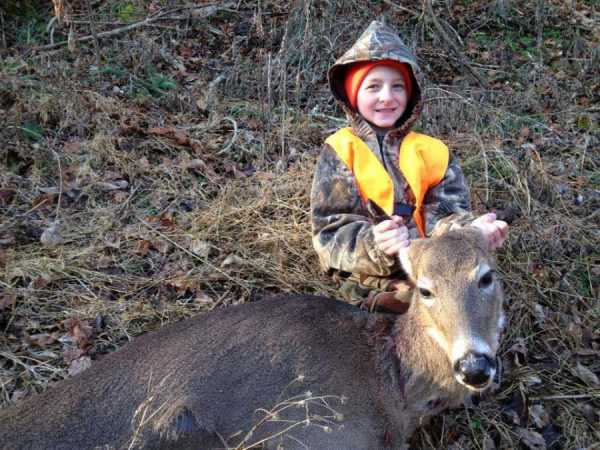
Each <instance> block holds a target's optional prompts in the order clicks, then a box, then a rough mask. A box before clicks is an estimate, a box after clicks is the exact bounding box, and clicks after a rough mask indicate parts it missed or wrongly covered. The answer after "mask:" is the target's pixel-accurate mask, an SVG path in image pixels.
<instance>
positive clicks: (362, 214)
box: [310, 145, 398, 277]
mask: <svg viewBox="0 0 600 450" xmlns="http://www.w3.org/2000/svg"><path fill="white" fill-rule="evenodd" d="M310 203H311V205H310V209H311V221H312V234H313V238H312V241H313V245H314V247H315V250H316V251H317V254H318V256H319V260H320V261H321V265H322V266H323V268H324V269H326V270H327V269H336V270H340V271H344V272H351V273H359V274H363V275H375V276H382V277H384V276H388V275H390V274H391V273H393V272H395V271H396V270H398V262H397V259H396V258H394V257H391V256H388V255H386V254H385V253H383V252H382V251H380V250H379V249H378V248H377V247H376V246H375V242H374V237H373V223H372V222H371V220H369V217H368V216H367V212H366V210H365V207H364V205H363V204H362V201H361V198H360V194H359V191H358V186H357V184H356V181H355V178H354V175H353V174H352V172H351V171H350V170H349V169H348V167H347V166H346V165H345V163H344V162H343V161H342V160H340V159H339V158H338V156H337V155H336V154H335V152H334V151H333V150H332V149H331V148H330V147H329V146H327V145H325V146H324V148H323V151H322V152H321V156H320V158H319V161H318V163H317V166H316V169H315V175H314V179H313V186H312V192H311V196H310Z"/></svg>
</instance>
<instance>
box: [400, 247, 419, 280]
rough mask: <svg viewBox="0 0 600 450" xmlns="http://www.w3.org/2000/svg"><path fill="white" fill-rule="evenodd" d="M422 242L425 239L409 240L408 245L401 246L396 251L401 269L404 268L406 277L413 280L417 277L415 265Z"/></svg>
mask: <svg viewBox="0 0 600 450" xmlns="http://www.w3.org/2000/svg"><path fill="white" fill-rule="evenodd" d="M424 244H425V239H415V240H411V241H410V245H409V246H408V247H403V248H401V249H400V251H399V252H398V258H399V259H400V265H401V266H402V270H404V272H406V274H407V275H408V277H409V278H410V279H411V280H413V281H415V280H416V279H417V272H416V267H417V263H418V261H419V256H420V255H421V253H422V248H423V245H424Z"/></svg>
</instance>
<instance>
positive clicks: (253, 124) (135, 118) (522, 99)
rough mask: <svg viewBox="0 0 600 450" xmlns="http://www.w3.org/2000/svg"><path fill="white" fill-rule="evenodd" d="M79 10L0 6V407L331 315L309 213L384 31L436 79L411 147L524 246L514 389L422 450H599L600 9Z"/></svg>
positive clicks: (466, 0) (514, 322) (577, 5)
mask: <svg viewBox="0 0 600 450" xmlns="http://www.w3.org/2000/svg"><path fill="white" fill-rule="evenodd" d="M78 5H79V6H78V7H75V8H74V9H73V10H72V11H70V12H69V11H68V10H66V11H64V12H63V14H64V19H65V22H70V25H67V24H66V23H62V24H59V23H58V21H55V20H53V15H54V10H53V8H52V6H53V5H52V3H51V2H49V1H48V2H44V1H34V0H28V1H27V0H12V1H8V2H3V4H2V5H1V6H0V122H1V123H2V128H1V129H0V406H6V405H9V404H11V403H12V402H15V401H17V400H18V399H20V398H22V397H23V396H26V395H29V394H30V393H32V392H35V391H41V390H43V389H44V388H45V387H46V386H47V385H48V384H50V383H54V382H56V381H58V380H60V379H63V378H65V377H68V376H69V375H72V374H75V373H77V372H79V371H81V370H83V369H86V368H88V370H94V366H93V360H94V359H97V358H98V357H100V356H101V355H102V354H104V353H107V352H110V351H113V350H115V349H116V348H118V347H120V346H121V345H123V344H125V343H126V342H127V341H129V340H130V339H131V338H132V337H133V336H136V335H139V334H140V333H143V332H146V331H148V330H151V329H156V328H158V327H160V326H162V325H164V324H166V323H168V322H173V321H177V320H180V319H182V318H185V317H189V316H191V315H194V314H197V313H199V312H202V311H208V310H211V309H214V308H222V307H227V306H229V305H235V304H238V303H243V302H248V301H252V300H253V299H255V298H257V297H260V296H263V295H265V294H269V293H283V292H290V293H291V292H293V293H317V294H324V295H329V296H335V295H336V290H335V286H334V285H333V284H332V282H331V281H330V280H329V279H327V278H326V277H325V276H324V275H323V274H322V273H321V272H320V271H319V269H318V263H317V259H316V255H315V254H314V251H313V249H312V245H311V239H310V223H309V212H308V211H309V199H308V194H309V191H310V184H311V178H312V171H313V167H314V163H315V161H316V158H317V157H318V154H319V150H320V146H321V144H322V142H323V140H324V138H325V137H326V136H327V135H328V134H330V133H331V132H332V131H333V130H335V129H336V128H338V127H339V126H341V125H343V124H344V119H343V117H342V115H341V112H340V110H339V109H338V107H337V105H336V104H335V103H334V102H333V100H332V98H331V95H330V93H329V91H328V87H327V83H326V75H325V74H326V70H327V68H328V67H329V65H330V64H331V63H332V62H333V61H334V60H335V59H336V58H337V57H338V56H340V55H341V54H342V53H343V51H344V50H345V49H347V48H348V47H349V46H350V45H351V44H352V42H353V41H354V40H355V39H356V38H357V37H358V35H359V34H360V32H361V31H362V30H363V29H364V28H365V27H366V25H367V24H368V23H369V22H370V21H371V20H373V19H375V18H385V20H387V22H388V23H389V24H391V25H393V26H395V27H397V29H398V31H399V32H400V34H401V35H402V36H403V37H404V38H405V40H406V41H408V42H409V43H410V44H411V45H412V46H413V47H414V48H415V51H416V53H417V56H418V59H419V62H420V65H421V67H422V69H423V71H424V73H425V74H426V75H427V82H428V85H427V86H426V88H425V96H426V97H427V99H428V101H427V105H426V108H425V111H424V113H423V115H422V118H421V120H420V121H419V123H418V129H419V130H423V131H424V132H426V133H428V134H431V135H433V136H436V137H438V138H441V139H442V140H444V141H445V142H446V143H447V144H448V145H449V146H450V148H451V149H452V151H453V152H454V153H455V154H456V155H458V157H459V158H460V160H461V163H462V167H463V169H464V171H465V174H466V176H467V178H468V180H469V184H470V186H471V190H472V202H473V204H472V206H473V209H474V210H475V211H477V212H483V211H488V210H496V211H498V212H499V213H501V214H502V215H503V217H504V218H505V219H506V220H507V221H509V222H510V224H511V227H510V237H509V241H508V243H507V244H506V245H505V246H504V247H503V248H502V249H501V250H500V251H499V252H498V261H499V267H500V271H501V273H502V276H503V278H504V282H505V292H506V296H507V304H506V310H507V313H508V317H509V326H508V330H507V333H506V336H505V339H504V342H503V345H502V348H501V351H500V357H499V358H500V360H501V362H502V367H503V370H502V377H501V379H500V380H499V383H498V385H497V386H496V387H495V388H494V392H493V393H491V395H489V396H487V397H486V398H484V399H483V400H482V401H481V402H480V403H479V405H478V406H477V407H473V408H464V409H460V410H455V411H450V412H446V413H445V414H442V415H440V416H439V417H438V418H436V419H435V420H434V421H433V422H432V423H431V424H430V425H428V426H427V427H425V428H423V429H422V430H421V431H420V432H419V433H418V434H417V435H416V436H415V437H414V438H413V440H412V445H413V447H414V448H454V449H486V450H491V449H494V448H503V449H512V448H519V447H521V448H530V449H543V448H549V449H550V448H552V449H576V448H577V449H598V448H600V381H599V377H600V302H599V300H598V297H599V293H600V245H599V243H600V226H599V223H600V151H599V149H600V128H599V125H598V124H599V120H598V119H599V117H600V106H599V105H600V103H599V93H600V75H599V74H600V3H599V2H598V1H597V0H577V1H575V0H571V1H564V0H536V1H521V2H512V1H509V0H488V1H483V0H473V1H471V0H444V1H441V0H438V1H430V0H424V1H403V2H392V1H389V0H381V1H379V0H374V1H371V2H368V3H365V2H361V1H358V0H329V1H318V2H313V1H311V0H296V1H293V2H279V1H274V0H249V1H242V0H239V1H237V2H235V1H231V2H227V1H221V2H212V3H209V2H201V1H199V2H191V1H186V2H183V1H181V2H177V1H171V0H90V1H89V2H87V0H84V1H82V2H80V3H78ZM86 5H88V6H89V7H85V6H86ZM78 8H79V9H78ZM90 366H91V367H90Z"/></svg>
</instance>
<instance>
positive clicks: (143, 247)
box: [133, 239, 151, 256]
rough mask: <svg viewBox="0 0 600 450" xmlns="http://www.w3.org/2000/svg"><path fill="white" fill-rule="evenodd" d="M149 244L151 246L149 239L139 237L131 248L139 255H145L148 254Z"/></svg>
mask: <svg viewBox="0 0 600 450" xmlns="http://www.w3.org/2000/svg"><path fill="white" fill-rule="evenodd" d="M150 246H151V244H150V241H147V240H145V239H140V240H139V241H137V243H136V244H135V248H134V249H133V252H134V253H136V254H138V255H140V256H146V255H147V254H148V252H149V251H150Z"/></svg>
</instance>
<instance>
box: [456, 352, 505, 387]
mask: <svg viewBox="0 0 600 450" xmlns="http://www.w3.org/2000/svg"><path fill="white" fill-rule="evenodd" d="M495 373H496V362H495V361H494V360H492V359H491V358H490V357H488V356H486V355H483V354H480V353H474V352H469V353H467V354H466V355H465V356H463V357H462V358H460V359H459V360H457V361H456V363H455V364H454V374H455V376H456V378H457V380H458V381H459V382H460V383H462V384H464V385H465V386H467V387H468V388H469V389H472V390H476V391H481V390H484V389H485V388H487V387H488V386H489V385H490V384H491V383H492V379H493V378H494V375H495Z"/></svg>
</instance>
